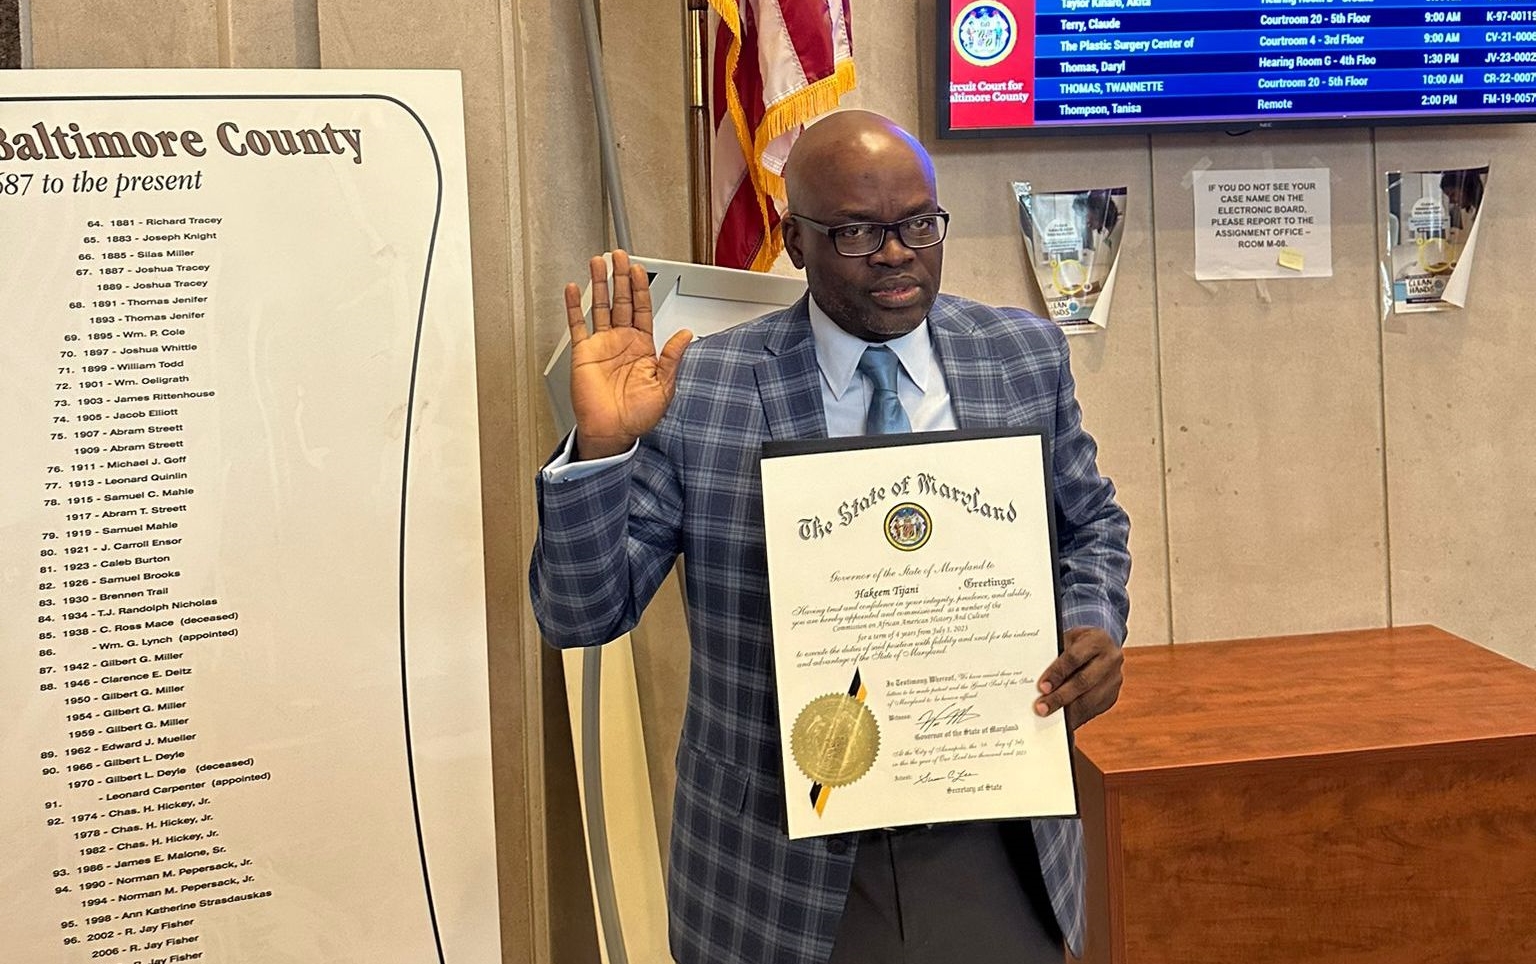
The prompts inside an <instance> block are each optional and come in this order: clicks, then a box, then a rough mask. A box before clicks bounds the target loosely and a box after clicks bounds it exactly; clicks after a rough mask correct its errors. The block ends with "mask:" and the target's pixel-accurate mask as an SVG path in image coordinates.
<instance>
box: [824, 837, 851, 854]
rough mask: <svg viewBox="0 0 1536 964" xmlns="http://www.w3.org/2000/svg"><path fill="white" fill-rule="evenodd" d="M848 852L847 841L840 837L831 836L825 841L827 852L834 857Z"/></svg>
mask: <svg viewBox="0 0 1536 964" xmlns="http://www.w3.org/2000/svg"><path fill="white" fill-rule="evenodd" d="M847 852H848V841H846V840H844V839H843V838H842V837H833V838H832V839H831V840H828V841H827V853H829V854H831V855H833V856H834V857H841V856H842V855H843V854H845V853H847Z"/></svg>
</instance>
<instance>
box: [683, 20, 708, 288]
mask: <svg viewBox="0 0 1536 964" xmlns="http://www.w3.org/2000/svg"><path fill="white" fill-rule="evenodd" d="M683 46H684V48H685V51H686V54H685V57H684V59H685V60H686V61H687V63H686V69H687V71H688V213H689V221H688V228H689V241H690V244H691V250H692V257H693V261H694V263H695V264H713V263H714V239H713V238H711V237H710V233H711V231H710V228H711V226H712V225H711V222H712V217H711V215H712V211H711V205H710V169H709V152H710V147H711V145H712V143H713V140H714V125H712V124H711V123H710V116H709V86H708V78H709V0H683Z"/></svg>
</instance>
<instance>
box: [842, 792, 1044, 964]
mask: <svg viewBox="0 0 1536 964" xmlns="http://www.w3.org/2000/svg"><path fill="white" fill-rule="evenodd" d="M1065 956H1066V953H1065V950H1064V948H1063V945H1062V938H1061V930H1060V928H1059V927H1058V926H1057V924H1056V918H1055V915H1054V914H1053V913H1052V911H1051V904H1050V898H1049V896H1048V895H1047V894H1046V891H1045V881H1044V880H1042V879H1041V877H1040V861H1039V856H1038V854H1037V853H1036V851H1035V846H1034V840H1033V835H1032V834H1031V833H1030V831H1029V825H1028V824H1027V823H1024V822H1019V823H1017V824H1014V825H1013V826H1011V827H1010V828H1009V829H1008V830H1007V831H1006V833H1005V831H1004V829H1003V827H1002V825H1000V824H995V823H964V824H937V825H935V826H933V827H913V828H898V829H896V830H871V831H866V832H865V833H863V834H861V835H860V838H859V852H858V857H857V859H856V860H855V861H854V865H853V884H852V886H851V888H850V889H849V892H848V904H847V907H846V909H845V910H844V911H843V918H842V923H841V925H840V926H839V928H838V932H837V942H836V946H835V947H834V948H833V950H832V957H831V959H830V960H829V961H828V964H1062V961H1063V960H1064V959H1065Z"/></svg>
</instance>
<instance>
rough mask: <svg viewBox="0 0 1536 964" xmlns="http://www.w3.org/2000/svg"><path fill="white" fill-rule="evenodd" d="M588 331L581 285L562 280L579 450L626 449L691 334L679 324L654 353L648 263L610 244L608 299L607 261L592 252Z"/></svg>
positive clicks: (596, 453) (664, 390)
mask: <svg viewBox="0 0 1536 964" xmlns="http://www.w3.org/2000/svg"><path fill="white" fill-rule="evenodd" d="M590 267H591V272H592V331H591V332H590V333H589V332H588V331H587V320H586V318H584V317H583V316H582V313H581V289H580V288H579V287H577V286H576V285H575V284H574V283H573V284H568V285H566V286H565V320H566V324H567V325H569V326H570V329H571V407H572V408H573V409H574V410H575V413H576V458H577V459H578V460H580V459H596V458H603V457H605V456H609V455H619V454H622V453H624V452H627V451H629V449H630V446H632V445H634V444H635V440H636V439H637V438H639V437H640V436H642V435H644V434H645V433H646V432H649V431H650V430H651V429H652V428H654V427H655V426H656V423H657V422H659V421H661V416H662V415H663V414H664V413H665V412H666V410H667V405H668V404H670V403H671V401H672V394H673V392H674V391H675V390H676V387H677V363H678V361H679V360H680V359H681V358H682V357H683V349H684V348H686V347H688V342H689V341H690V340H691V339H692V338H693V334H692V332H689V331H688V330H686V329H684V330H683V331H679V332H678V333H677V334H675V335H673V336H672V337H671V338H670V339H668V341H667V343H666V345H665V346H663V348H662V349H661V354H660V355H658V354H657V353H656V340H655V337H654V336H653V334H652V332H651V289H650V284H649V282H648V281H647V279H646V275H645V269H644V268H643V267H641V266H640V265H638V264H635V265H631V264H630V263H629V255H628V254H626V253H624V252H623V251H615V252H613V292H612V301H610V300H609V291H608V265H607V264H606V263H605V262H604V261H603V259H602V258H593V259H592V261H591V265H590Z"/></svg>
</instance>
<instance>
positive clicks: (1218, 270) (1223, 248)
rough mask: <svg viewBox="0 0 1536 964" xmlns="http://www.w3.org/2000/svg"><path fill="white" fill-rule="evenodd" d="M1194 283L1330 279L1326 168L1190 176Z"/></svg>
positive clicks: (1328, 208) (1330, 236)
mask: <svg viewBox="0 0 1536 964" xmlns="http://www.w3.org/2000/svg"><path fill="white" fill-rule="evenodd" d="M1194 195H1195V278H1196V279H1198V280H1200V281H1221V280H1228V279H1236V278H1327V277H1331V276H1332V275H1333V237H1332V228H1331V225H1330V203H1331V201H1330V192H1329V181H1328V169H1327V168H1323V167H1318V168H1293V169H1288V170H1256V171H1212V170H1203V171H1196V172H1194Z"/></svg>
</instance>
